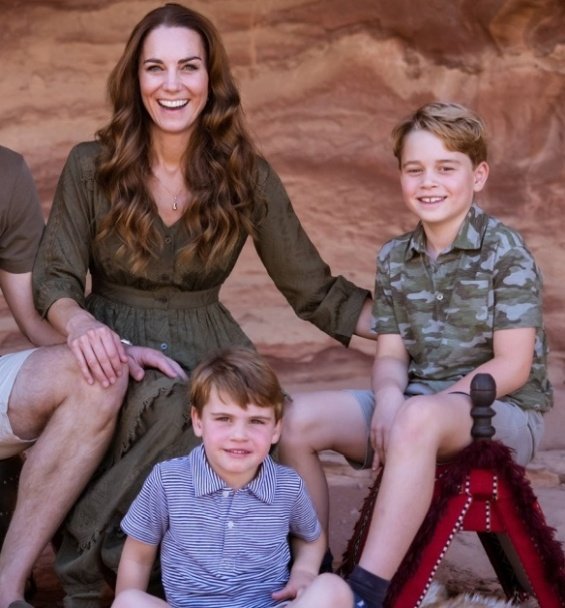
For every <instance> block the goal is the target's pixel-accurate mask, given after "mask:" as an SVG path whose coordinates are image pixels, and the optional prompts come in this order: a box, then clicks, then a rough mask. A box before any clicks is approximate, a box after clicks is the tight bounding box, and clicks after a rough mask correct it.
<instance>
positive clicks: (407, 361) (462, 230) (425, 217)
mask: <svg viewBox="0 0 565 608" xmlns="http://www.w3.org/2000/svg"><path fill="white" fill-rule="evenodd" d="M393 142H394V154H395V156H396V158H397V159H398V163H399V168H400V184H401V188H402V195H403V198H404V202H405V204H406V205H407V207H408V208H409V209H410V210H411V211H412V212H413V213H414V214H415V215H416V216H417V217H418V218H419V220H420V221H419V223H418V225H417V227H416V229H415V230H414V231H413V232H410V233H408V234H404V235H402V236H400V237H398V238H395V239H392V240H391V241H389V242H388V243H386V244H385V245H384V246H383V248H382V249H381V251H380V253H379V256H378V261H377V277H376V289H375V306H374V316H375V331H376V332H377V333H378V341H377V351H376V356H375V362H374V367H373V374H372V386H373V393H372V394H367V393H363V392H349V393H342V394H341V395H340V396H335V395H334V397H333V398H332V397H330V396H329V395H328V393H325V394H322V395H318V396H306V395H303V396H302V397H300V398H296V399H295V401H294V404H293V405H292V407H290V408H289V410H288V411H287V412H285V428H284V432H283V441H282V442H281V446H280V454H281V460H282V461H283V462H285V464H289V465H292V466H294V467H295V468H296V469H297V470H298V472H299V473H300V474H301V475H302V477H303V478H304V480H305V481H306V484H307V486H308V489H309V491H310V493H311V495H312V497H313V501H314V503H315V505H316V506H317V507H318V505H322V507H321V509H320V510H321V512H322V513H326V514H327V508H326V507H325V505H326V504H327V494H325V493H324V492H325V490H324V485H323V481H322V480H321V478H320V468H319V464H318V459H317V453H318V452H319V451H320V450H323V449H327V448H332V449H336V450H338V451H340V452H342V453H343V454H344V455H345V456H346V457H347V458H349V459H350V460H352V461H353V462H358V463H361V464H365V465H367V466H371V465H372V467H373V469H375V470H376V469H378V468H379V467H381V466H383V465H384V472H383V479H382V485H381V488H380V492H379V495H378V499H377V502H376V505H375V510H374V513H373V519H372V522H371V525H370V529H369V535H368V538H367V542H366V545H365V549H364V551H363V554H362V556H361V559H360V562H359V566H358V567H357V568H356V569H355V570H354V571H353V573H352V574H351V576H350V579H349V581H348V582H349V584H350V586H351V589H352V591H353V595H354V598H355V600H354V606H355V607H365V608H380V607H381V606H382V604H383V601H384V598H385V596H386V592H387V588H388V581H389V580H390V579H391V578H392V576H393V575H394V573H395V571H396V570H397V568H398V566H399V565H400V563H401V561H402V559H403V558H404V555H405V554H406V552H407V550H408V548H409V546H410V543H411V542H412V540H413V538H414V536H415V534H416V532H417V531H418V528H419V527H420V524H421V523H422V521H423V519H424V517H425V514H426V512H427V510H428V508H429V505H430V502H431V498H432V492H433V486H434V473H435V465H436V462H437V461H442V460H447V459H449V458H450V457H452V456H453V455H454V454H456V453H457V452H458V451H460V450H461V449H462V448H464V447H465V446H466V445H468V444H469V443H470V441H471V436H470V430H471V426H472V420H471V417H470V405H471V404H470V398H469V390H470V383H471V379H472V378H473V376H474V375H475V374H476V373H478V372H486V373H490V374H492V376H493V377H494V379H495V381H496V386H497V400H496V401H495V403H494V405H493V407H494V410H495V412H496V415H495V417H494V419H493V425H494V427H495V429H496V435H495V439H499V440H501V441H502V442H503V443H505V444H506V445H508V446H509V447H511V448H513V450H514V451H515V458H516V461H517V462H519V463H520V464H523V465H524V464H526V463H527V462H528V461H529V460H531V458H532V457H533V455H534V453H535V450H536V447H537V446H538V444H539V441H540V439H541V435H542V432H543V420H542V415H543V413H544V412H545V411H547V410H548V409H549V408H550V407H551V405H552V393H551V387H550V385H549V382H548V379H547V376H546V354H547V353H546V343H545V336H544V331H543V324H542V305H541V276H540V273H539V271H538V269H537V267H536V264H535V262H534V260H533V258H532V255H531V253H530V252H529V251H528V249H527V248H526V246H525V245H524V242H523V240H522V238H521V237H520V236H519V235H518V234H517V233H516V232H515V231H514V230H512V229H510V228H508V227H507V226H505V225H504V224H502V223H501V222H499V221H497V220H495V219H494V218H492V217H489V216H488V215H487V214H485V213H484V212H483V211H482V210H481V209H480V208H479V207H478V206H477V204H476V201H475V195H476V194H477V193H478V192H480V191H481V190H482V189H483V187H484V185H485V182H486V180H487V177H488V174H489V167H488V165H487V146H486V141H485V133H484V125H483V122H482V120H481V119H480V118H479V117H478V116H477V115H476V114H475V113H473V112H471V111H470V110H468V109H466V108H464V107H462V106H460V105H457V104H451V103H431V104H428V105H425V106H423V107H422V108H420V109H419V110H417V111H416V112H415V113H414V114H413V115H412V116H411V117H410V118H408V119H407V120H405V121H403V122H402V123H400V124H399V125H398V126H397V127H396V128H395V130H394V131H393ZM375 401H376V407H375V405H374V404H375ZM316 423H317V424H316ZM367 437H368V438H369V449H368V450H367V449H366V443H365V442H366V440H367ZM324 509H326V510H325V511H324ZM322 523H323V524H324V523H325V522H324V521H322ZM331 576H332V575H329V576H327V577H324V578H321V579H319V580H318V581H317V582H316V583H315V584H313V585H312V586H311V587H310V588H309V590H308V591H309V592H314V591H315V589H316V587H317V586H319V585H320V584H321V583H323V582H324V581H326V580H327V579H328V578H329V577H331ZM351 601H352V600H351V597H350V598H349V600H348V601H346V602H345V603H344V604H343V606H344V607H347V608H351ZM335 607H336V608H339V605H338V604H335Z"/></svg>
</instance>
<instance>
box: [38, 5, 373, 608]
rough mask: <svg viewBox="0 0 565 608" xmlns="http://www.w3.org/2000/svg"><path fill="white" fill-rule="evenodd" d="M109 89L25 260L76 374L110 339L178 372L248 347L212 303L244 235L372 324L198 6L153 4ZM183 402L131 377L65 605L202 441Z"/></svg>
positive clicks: (285, 280) (335, 330) (333, 318)
mask: <svg viewBox="0 0 565 608" xmlns="http://www.w3.org/2000/svg"><path fill="white" fill-rule="evenodd" d="M108 91H109V96H110V100H111V103H112V109H113V113H112V117H111V120H110V122H109V123H108V125H106V126H105V127H104V128H102V129H101V130H100V131H99V132H98V135H97V141H96V142H88V143H82V144H80V145H78V146H77V147H75V148H74V149H73V150H72V152H71V153H70V156H69V158H68V160H67V163H66V165H65V168H64V170H63V173H62V176H61V178H60V181H59V185H58V188H57V192H56V195H55V198H54V201H53V206H52V209H51V213H50V217H49V221H48V224H47V228H46V232H45V236H44V238H43V241H42V244H41V248H40V252H39V255H38V257H37V263H36V265H35V267H34V273H33V275H34V284H35V295H36V303H37V305H38V308H39V309H40V311H41V314H43V315H46V316H47V318H48V319H49V321H50V322H51V323H52V324H53V325H54V326H55V327H56V328H57V329H58V330H59V331H60V332H61V333H62V334H63V335H64V336H65V339H66V340H67V342H68V344H69V345H70V347H71V349H72V350H73V353H74V354H75V356H76V358H77V360H78V361H79V364H80V365H81V368H82V370H83V373H84V375H85V378H88V379H96V380H97V381H109V380H111V379H113V378H114V377H115V374H116V370H117V369H119V366H120V358H119V348H120V337H122V338H124V337H125V338H127V339H129V340H131V341H133V342H135V343H136V344H143V345H145V346H152V347H154V348H157V349H161V350H162V352H164V353H167V355H168V356H170V357H172V358H173V359H175V360H176V361H178V362H179V363H180V364H181V365H182V366H183V368H184V369H186V370H187V372H188V373H190V370H192V369H194V367H195V366H196V365H197V364H198V363H199V362H200V361H201V360H202V359H203V358H205V357H206V356H207V355H208V354H209V353H210V352H212V351H215V350H216V349H218V348H222V347H225V346H228V345H247V346H250V345H251V341H250V340H249V338H248V337H247V336H246V335H245V334H244V332H243V331H242V329H241V328H240V327H239V325H238V324H237V323H236V322H235V320H234V319H233V317H232V316H231V315H230V313H229V312H228V311H227V310H226V308H225V307H224V306H223V305H222V304H221V303H220V301H219V291H220V288H221V286H222V284H223V282H224V281H225V280H226V279H227V278H228V276H229V275H230V273H231V271H232V269H233V267H234V265H235V263H236V261H237V259H238V257H239V254H240V252H241V250H242V248H243V246H244V243H245V241H246V240H247V239H248V238H252V239H253V242H254V244H255V248H256V250H257V252H258V254H259V257H260V258H261V261H262V262H263V264H264V266H265V268H266V271H267V272H268V274H269V276H270V277H271V278H272V279H273V281H274V283H275V284H276V286H277V287H278V289H279V290H280V291H281V292H282V293H283V294H284V296H285V297H286V298H287V300H288V301H289V303H290V305H291V306H292V307H293V309H294V310H295V311H296V313H297V314H298V315H299V316H300V317H301V318H303V319H305V320H308V321H310V322H312V323H314V324H315V325H316V326H317V327H319V328H320V329H321V330H323V331H325V332H326V333H328V334H329V335H330V336H332V337H334V338H335V339H336V340H338V341H339V342H341V343H343V344H345V345H347V344H348V343H349V340H350V338H351V336H352V334H353V333H354V332H357V333H360V334H362V335H369V333H370V332H369V329H370V328H369V325H370V316H371V300H370V293H369V292H368V291H367V290H364V289H360V288H358V287H356V286H355V285H353V284H352V283H351V282H349V281H347V280H346V279H344V278H343V277H335V276H332V274H331V272H330V269H329V268H328V266H327V264H325V263H324V261H323V260H322V259H321V258H320V255H319V254H318V252H317V251H316V249H315V247H314V246H313V244H312V242H311V241H310V240H309V238H308V236H307V235H306V234H305V232H304V230H303V228H302V226H301V224H300V222H299V220H298V218H297V217H296V215H295V213H294V211H293V209H292V205H291V203H290V201H289V199H288V196H287V194H286V192H285V190H284V187H283V185H282V184H281V182H280V180H279V178H278V176H277V175H276V173H275V172H274V170H273V169H272V168H271V166H270V165H269V164H268V163H267V161H265V160H264V159H263V158H261V157H260V156H259V155H258V154H257V152H256V150H255V147H254V145H253V142H252V140H251V138H250V136H249V135H248V132H247V128H246V126H245V122H244V117H243V112H242V108H241V104H240V97H239V92H238V90H237V88H236V86H235V83H234V80H233V78H232V75H231V72H230V68H229V63H228V59H227V56H226V52H225V50H224V47H223V44H222V42H221V39H220V35H219V33H218V32H217V30H216V28H215V27H214V26H213V25H212V23H210V21H209V20H208V19H206V18H205V17H203V16H202V15H200V14H199V13H197V12H195V11H192V10H190V9H188V8H186V7H184V6H181V5H179V4H172V3H170V4H166V5H164V6H161V7H159V8H157V9H155V10H153V11H151V12H149V13H148V14H147V15H146V16H145V17H144V18H143V19H142V20H141V21H140V22H139V23H138V24H137V25H136V26H135V28H134V30H133V32H132V34H131V36H130V38H129V40H128V42H127V44H126V47H125V50H124V53H123V55H122V56H121V58H120V59H119V61H118V63H117V65H116V67H115V68H114V70H113V71H112V73H111V75H110V79H109V83H108ZM89 270H90V273H91V275H92V291H91V293H90V294H89V295H88V297H85V277H86V275H87V272H88V271H89ZM257 305H258V306H260V305H261V303H260V302H257ZM273 331H277V328H273ZM185 401H186V386H184V385H183V384H182V383H178V382H173V381H169V380H168V379H163V378H162V377H160V375H159V374H152V375H151V377H149V376H146V380H145V381H144V382H143V383H141V385H135V386H133V387H130V390H129V391H128V395H127V400H126V404H125V406H124V407H123V408H122V412H121V416H120V423H119V425H118V429H117V432H116V435H115V437H114V440H113V442H112V444H111V447H110V450H109V451H108V454H107V456H106V458H105V460H104V462H103V464H102V466H101V468H100V470H99V471H98V473H97V475H96V478H95V480H94V481H93V483H92V484H90V485H89V487H88V488H87V490H86V491H85V492H84V494H83V495H82V497H81V499H80V500H79V501H78V503H77V504H76V506H75V508H74V509H73V512H72V513H71V515H70V517H69V519H68V520H67V522H66V526H65V534H64V540H63V545H62V547H61V549H60V551H59V553H58V555H57V561H56V564H57V572H58V573H59V575H60V577H61V579H62V581H63V585H64V587H65V590H66V592H67V598H66V600H65V601H66V606H67V608H81V607H85V608H94V607H95V606H98V605H99V604H100V602H101V600H100V591H99V589H100V585H101V584H102V582H103V581H104V579H105V575H106V574H108V572H109V571H110V570H115V569H117V565H118V561H119V555H120V551H121V547H122V544H123V535H122V533H121V530H120V521H121V519H122V517H123V515H124V514H125V512H126V511H127V509H128V507H129V505H130V503H131V501H132V500H133V498H134V497H135V496H136V494H137V493H138V492H139V490H140V488H141V485H142V482H143V480H144V479H145V477H146V476H147V475H148V474H149V472H150V471H151V469H152V468H153V465H154V464H155V463H157V462H159V461H162V460H165V459H167V458H172V457H175V456H180V455H183V454H186V453H187V452H188V451H189V450H190V448H192V447H194V446H195V445H196V443H197V442H198V439H197V438H196V437H195V435H194V433H193V432H192V428H191V421H190V419H189V417H187V413H186V403H185Z"/></svg>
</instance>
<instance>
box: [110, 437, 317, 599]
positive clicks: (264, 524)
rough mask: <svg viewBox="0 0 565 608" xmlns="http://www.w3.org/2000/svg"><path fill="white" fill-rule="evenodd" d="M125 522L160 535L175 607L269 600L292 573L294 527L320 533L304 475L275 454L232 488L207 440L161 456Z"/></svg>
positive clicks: (136, 531) (298, 532)
mask: <svg viewBox="0 0 565 608" xmlns="http://www.w3.org/2000/svg"><path fill="white" fill-rule="evenodd" d="M122 528H123V530H124V532H125V533H126V534H128V535H129V536H131V537H133V538H135V539H137V540H139V541H142V542H144V543H147V544H151V545H158V544H159V543H161V567H162V573H163V587H164V589H165V593H166V597H167V602H168V603H169V604H170V605H171V606H172V607H173V608H185V607H186V608H188V607H195V608H196V607H198V608H206V607H208V606H209V607H213V608H271V607H273V606H276V604H277V603H276V602H275V601H273V599H272V598H271V593H272V592H273V591H277V590H279V589H281V588H282V587H283V586H284V585H285V584H286V582H287V581H288V576H289V571H288V563H289V559H290V548H289V544H288V534H289V533H290V534H293V535H295V536H297V537H299V538H302V539H304V540H305V541H307V542H312V541H314V540H316V539H317V538H318V537H319V536H320V533H321V529H320V524H319V522H318V518H317V516H316V512H315V510H314V507H313V505H312V502H311V500H310V498H309V496H308V494H307V493H306V489H305V487H304V482H303V481H302V479H301V478H300V477H299V475H298V474H297V473H296V472H295V471H294V470H292V469H290V468H288V467H283V466H282V465H279V464H277V463H275V462H274V461H273V460H272V459H271V458H270V457H267V459H266V460H265V461H264V462H263V464H262V465H261V468H260V470H259V472H258V474H257V475H256V476H255V478H254V479H253V480H252V481H251V482H250V483H249V484H248V485H247V486H245V487H243V488H241V489H239V490H235V491H234V490H232V489H231V488H229V487H227V486H226V484H225V482H224V481H223V480H222V479H221V478H220V477H219V476H218V475H217V474H216V473H215V472H214V470H213V469H212V468H211V467H210V465H209V463H208V460H207V459H206V455H205V452H204V448H203V446H202V445H201V446H199V447H197V448H195V449H194V450H193V451H192V452H191V453H190V454H189V455H188V456H185V457H182V458H175V459H173V460H168V461H166V462H162V463H160V464H157V465H156V466H155V467H154V469H153V471H152V472H151V474H150V475H149V477H148V478H147V480H146V481H145V484H144V485H143V488H142V490H141V492H140V493H139V495H138V496H137V498H136V499H135V501H134V502H133V503H132V505H131V507H130V509H129V511H128V513H127V514H126V516H125V517H124V519H123V520H122Z"/></svg>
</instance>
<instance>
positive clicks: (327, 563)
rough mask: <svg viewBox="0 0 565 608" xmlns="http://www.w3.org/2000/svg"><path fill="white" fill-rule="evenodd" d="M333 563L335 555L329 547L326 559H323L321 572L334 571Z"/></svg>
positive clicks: (325, 555)
mask: <svg viewBox="0 0 565 608" xmlns="http://www.w3.org/2000/svg"><path fill="white" fill-rule="evenodd" d="M333 563H334V556H333V555H332V552H331V551H330V550H329V549H326V552H325V554H324V559H322V564H321V566H320V574H323V573H324V572H333Z"/></svg>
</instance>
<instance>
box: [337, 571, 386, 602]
mask: <svg viewBox="0 0 565 608" xmlns="http://www.w3.org/2000/svg"><path fill="white" fill-rule="evenodd" d="M347 583H348V584H349V586H350V587H351V590H352V591H353V595H354V596H355V599H354V602H353V606H354V608H382V606H383V603H384V601H385V597H386V592H387V591H388V586H389V584H390V581H387V580H385V579H384V578H381V577H380V576H377V575H376V574H372V573H371V572H368V571H367V570H365V569H364V568H361V566H355V568H353V571H352V572H351V574H350V575H349V578H348V579H347Z"/></svg>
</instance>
